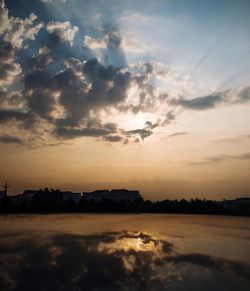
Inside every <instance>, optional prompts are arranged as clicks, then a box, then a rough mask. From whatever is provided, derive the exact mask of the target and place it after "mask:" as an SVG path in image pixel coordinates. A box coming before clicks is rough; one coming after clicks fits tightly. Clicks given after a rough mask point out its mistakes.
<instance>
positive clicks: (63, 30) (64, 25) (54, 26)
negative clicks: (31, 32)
mask: <svg viewBox="0 0 250 291" xmlns="http://www.w3.org/2000/svg"><path fill="white" fill-rule="evenodd" d="M46 30H47V31H48V32H49V33H50V34H51V35H52V36H54V37H55V38H56V37H58V38H59V40H60V41H66V42H69V43H70V45H71V46H73V42H74V38H75V35H76V33H77V32H78V30H79V28H78V27H77V26H72V25H71V23H70V22H69V21H65V22H59V21H50V22H49V23H48V24H47V25H46Z"/></svg>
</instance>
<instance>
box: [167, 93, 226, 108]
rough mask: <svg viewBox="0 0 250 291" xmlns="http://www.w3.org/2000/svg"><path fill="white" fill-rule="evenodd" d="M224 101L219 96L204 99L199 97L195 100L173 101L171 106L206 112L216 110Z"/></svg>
mask: <svg viewBox="0 0 250 291" xmlns="http://www.w3.org/2000/svg"><path fill="white" fill-rule="evenodd" d="M221 101H222V97H221V96H220V95H219V94H216V95H208V96H203V97H197V98H193V99H184V98H180V99H173V100H171V101H170V104H171V105H179V106H181V107H183V108H187V109H192V110H206V109H210V108H214V107H215V106H216V105H217V104H218V103H220V102H221Z"/></svg>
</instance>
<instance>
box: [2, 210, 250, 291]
mask: <svg viewBox="0 0 250 291" xmlns="http://www.w3.org/2000/svg"><path fill="white" fill-rule="evenodd" d="M0 235H1V237H0V290H25V291H26V290H36V291H37V290H111V291H112V290H157V291H158V290H192V291H193V290H194V291H195V290H203V291H205V290H209V291H211V290H213V291H215V290H220V291H221V290H225V291H226V290H227V291H230V290H237V291H240V290H246V291H249V290H250V218H244V217H224V216H198V215H197V216H192V215H157V214H154V215H149V214H146V215H145V214H143V215H96V214H90V215H85V214H83V215H23V216H20V215H19V216H14V215H13V216H8V217H7V218H4V217H1V218H0Z"/></svg>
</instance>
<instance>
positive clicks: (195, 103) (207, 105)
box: [168, 86, 250, 110]
mask: <svg viewBox="0 0 250 291" xmlns="http://www.w3.org/2000/svg"><path fill="white" fill-rule="evenodd" d="M249 101H250V87H248V86H247V87H245V88H243V89H241V90H232V89H228V90H226V91H222V92H217V93H214V94H211V95H207V96H202V97H196V98H193V99H185V98H183V97H180V98H178V99H174V98H173V99H171V100H169V101H168V102H169V104H170V105H173V106H181V107H182V108H185V109H191V110H207V109H211V108H215V107H216V106H218V105H221V106H225V105H234V104H241V103H247V102H249Z"/></svg>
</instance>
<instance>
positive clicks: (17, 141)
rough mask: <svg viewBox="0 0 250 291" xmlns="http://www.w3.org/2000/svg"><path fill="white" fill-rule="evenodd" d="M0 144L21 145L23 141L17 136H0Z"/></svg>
mask: <svg viewBox="0 0 250 291" xmlns="http://www.w3.org/2000/svg"><path fill="white" fill-rule="evenodd" d="M0 142H1V143H14V144H23V140H22V139H21V138H19V137H17V136H12V135H0Z"/></svg>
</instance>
